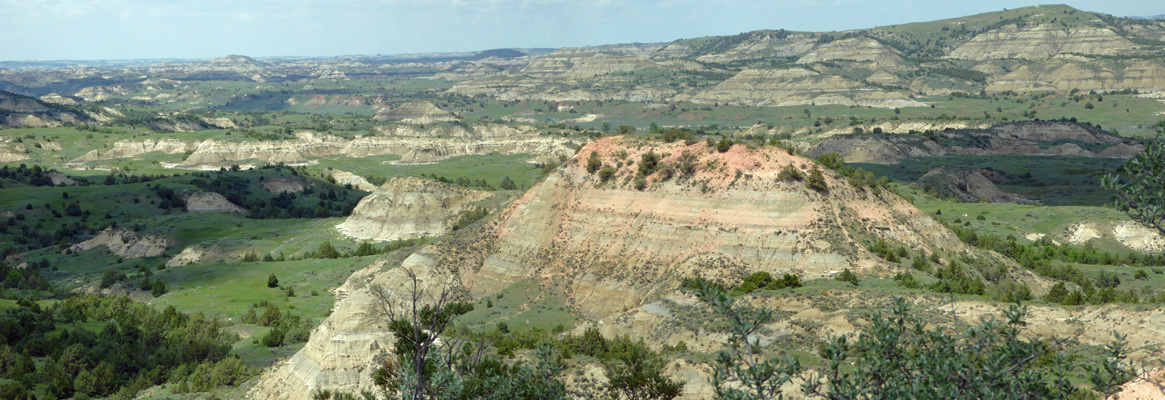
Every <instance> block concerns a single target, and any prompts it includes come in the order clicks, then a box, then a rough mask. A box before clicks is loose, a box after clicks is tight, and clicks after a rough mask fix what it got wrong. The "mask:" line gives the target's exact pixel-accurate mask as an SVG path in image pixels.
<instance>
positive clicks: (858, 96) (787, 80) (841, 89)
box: [676, 68, 924, 108]
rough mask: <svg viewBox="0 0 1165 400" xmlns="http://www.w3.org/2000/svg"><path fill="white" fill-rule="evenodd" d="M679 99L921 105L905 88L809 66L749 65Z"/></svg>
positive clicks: (768, 103)
mask: <svg viewBox="0 0 1165 400" xmlns="http://www.w3.org/2000/svg"><path fill="white" fill-rule="evenodd" d="M676 99H677V100H685V101H694V102H703V103H710V102H725V103H738V104H750V105H765V106H790V105H802V104H819V105H820V104H840V105H850V106H852V105H863V106H872V107H890V108H893V107H921V106H923V105H924V104H922V103H920V102H918V101H915V100H914V99H911V98H910V94H909V93H906V92H894V91H885V90H881V89H877V88H874V87H870V86H867V85H864V84H862V83H861V82H858V81H855V80H852V79H848V78H845V77H841V76H837V75H824V74H820V73H817V72H815V71H813V70H810V69H806V68H784V69H746V70H744V71H741V72H740V73H738V74H736V75H735V76H733V77H731V78H728V79H727V80H725V81H724V82H721V83H719V84H717V85H716V86H715V87H713V88H710V89H707V90H703V91H700V92H697V93H695V94H683V95H680V96H677V97H676Z"/></svg>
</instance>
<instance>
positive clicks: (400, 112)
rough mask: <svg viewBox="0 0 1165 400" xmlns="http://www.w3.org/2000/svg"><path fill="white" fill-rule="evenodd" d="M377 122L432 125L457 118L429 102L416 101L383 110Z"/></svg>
mask: <svg viewBox="0 0 1165 400" xmlns="http://www.w3.org/2000/svg"><path fill="white" fill-rule="evenodd" d="M374 119H375V120H377V121H400V122H405V123H410V124H431V123H434V122H448V121H456V120H457V117H456V116H454V115H453V114H450V113H449V112H448V111H445V110H442V109H440V108H438V107H437V106H436V105H434V104H433V103H430V102H427V101H414V102H409V103H405V104H403V105H401V106H400V107H396V108H383V109H381V111H380V112H377V113H376V117H375V118H374Z"/></svg>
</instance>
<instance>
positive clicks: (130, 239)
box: [68, 227, 170, 258]
mask: <svg viewBox="0 0 1165 400" xmlns="http://www.w3.org/2000/svg"><path fill="white" fill-rule="evenodd" d="M169 244H170V239H169V238H167V237H165V236H162V235H146V236H138V234H137V233H134V231H131V230H128V229H122V228H114V227H109V228H105V230H103V231H101V233H98V234H97V236H94V237H93V238H92V239H89V240H86V241H84V242H81V243H77V244H74V245H72V246H70V247H69V250H68V251H70V252H78V251H85V250H89V249H92V248H95V247H100V246H105V247H106V248H108V249H109V252H111V253H113V254H117V255H118V256H121V257H125V258H142V257H153V256H156V255H159V254H162V252H164V251H166V246H168V245H169Z"/></svg>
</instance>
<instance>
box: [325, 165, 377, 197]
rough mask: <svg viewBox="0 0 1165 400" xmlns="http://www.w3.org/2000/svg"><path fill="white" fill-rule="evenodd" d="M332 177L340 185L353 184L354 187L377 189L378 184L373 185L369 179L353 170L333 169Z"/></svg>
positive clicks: (369, 190) (369, 189) (368, 189)
mask: <svg viewBox="0 0 1165 400" xmlns="http://www.w3.org/2000/svg"><path fill="white" fill-rule="evenodd" d="M332 179H333V180H335V181H336V184H339V185H352V187H354V188H357V189H360V190H364V191H368V192H371V191H373V190H376V185H373V184H372V182H369V181H368V179H365V178H364V177H363V176H360V175H356V174H353V173H351V172H347V171H340V170H338V169H334V170H332Z"/></svg>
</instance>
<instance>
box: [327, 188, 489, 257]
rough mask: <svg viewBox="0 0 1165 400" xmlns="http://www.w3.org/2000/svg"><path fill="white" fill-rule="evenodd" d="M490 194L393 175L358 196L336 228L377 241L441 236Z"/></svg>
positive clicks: (355, 236) (347, 233) (356, 236)
mask: <svg viewBox="0 0 1165 400" xmlns="http://www.w3.org/2000/svg"><path fill="white" fill-rule="evenodd" d="M490 196H491V194H490V193H489V192H483V191H478V190H471V189H466V188H463V187H460V186H456V185H452V184H447V183H442V182H439V181H436V180H432V179H427V178H418V177H413V176H402V177H396V178H393V179H392V180H390V181H388V182H387V183H385V184H384V185H382V186H381V187H380V188H377V189H376V190H373V191H372V193H371V194H369V195H368V196H365V197H364V198H363V199H360V203H358V204H356V208H355V209H354V210H352V215H351V216H349V217H348V219H346V220H344V222H343V223H341V224H340V225H337V226H336V228H337V229H339V230H340V232H342V233H343V234H344V235H346V236H349V237H352V238H356V239H360V240H371V241H377V242H380V241H390V240H402V239H416V238H421V237H435V236H441V235H443V234H445V233H446V232H449V230H450V227H451V226H452V225H453V223H454V222H456V219H457V217H458V216H459V215H461V214H462V213H463V212H467V211H470V210H473V209H474V207H475V204H476V203H477V202H478V201H481V200H485V199H486V198H488V197H490Z"/></svg>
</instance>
